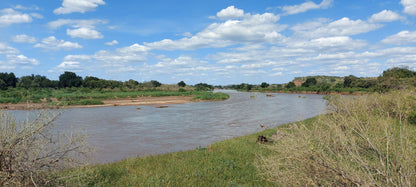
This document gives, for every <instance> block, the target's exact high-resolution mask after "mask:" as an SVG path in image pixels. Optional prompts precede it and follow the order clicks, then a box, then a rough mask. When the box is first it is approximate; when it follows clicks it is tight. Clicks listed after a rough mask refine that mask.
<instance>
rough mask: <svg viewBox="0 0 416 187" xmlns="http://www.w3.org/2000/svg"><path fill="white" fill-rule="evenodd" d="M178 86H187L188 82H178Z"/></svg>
mask: <svg viewBox="0 0 416 187" xmlns="http://www.w3.org/2000/svg"><path fill="white" fill-rule="evenodd" d="M178 86H179V87H185V86H186V84H185V82H183V81H181V82H178Z"/></svg>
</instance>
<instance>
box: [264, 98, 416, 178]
mask: <svg viewBox="0 0 416 187" xmlns="http://www.w3.org/2000/svg"><path fill="white" fill-rule="evenodd" d="M328 105H329V108H330V110H331V111H332V112H331V113H329V114H327V115H322V116H320V117H318V119H317V120H316V121H315V122H314V123H312V124H307V125H305V124H296V125H292V126H291V127H290V128H281V129H280V132H279V133H278V134H277V138H275V142H274V144H272V145H270V146H269V148H270V149H271V150H273V152H274V154H272V156H267V157H262V159H261V160H260V161H259V162H258V169H259V170H260V172H261V173H262V174H263V175H264V177H266V178H268V179H269V180H271V181H274V182H276V183H278V184H280V185H282V186H304V185H312V186H321V185H324V186H415V185H416V147H415V146H416V134H415V132H416V124H410V123H409V119H412V118H414V116H413V115H414V114H415V110H416V93H415V90H410V91H409V90H405V91H394V92H391V93H387V94H370V95H367V96H359V97H340V96H334V97H332V98H331V99H330V101H329V104H328Z"/></svg>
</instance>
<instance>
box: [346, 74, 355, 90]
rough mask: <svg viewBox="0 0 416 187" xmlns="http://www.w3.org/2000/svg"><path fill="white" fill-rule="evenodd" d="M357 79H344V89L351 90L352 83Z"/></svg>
mask: <svg viewBox="0 0 416 187" xmlns="http://www.w3.org/2000/svg"><path fill="white" fill-rule="evenodd" d="M357 79H358V78H357V77H356V76H354V75H350V76H347V77H344V88H351V87H352V85H353V82H354V81H355V80H357Z"/></svg>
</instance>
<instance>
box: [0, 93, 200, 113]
mask: <svg viewBox="0 0 416 187" xmlns="http://www.w3.org/2000/svg"><path fill="white" fill-rule="evenodd" d="M102 102H103V103H104V104H101V105H68V106H58V105H48V103H17V104H11V103H5V104H0V110H35V109H65V108H95V107H112V106H145V105H156V106H157V105H171V104H185V103H194V102H202V100H195V99H193V96H162V97H137V98H122V99H109V100H102Z"/></svg>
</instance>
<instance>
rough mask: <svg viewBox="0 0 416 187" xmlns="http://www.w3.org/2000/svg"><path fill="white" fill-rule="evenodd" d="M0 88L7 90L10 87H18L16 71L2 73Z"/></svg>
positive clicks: (0, 74) (0, 75)
mask: <svg viewBox="0 0 416 187" xmlns="http://www.w3.org/2000/svg"><path fill="white" fill-rule="evenodd" d="M0 80H1V84H0V89H2V90H6V89H7V88H8V87H16V83H17V78H16V76H15V75H14V73H0Z"/></svg>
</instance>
